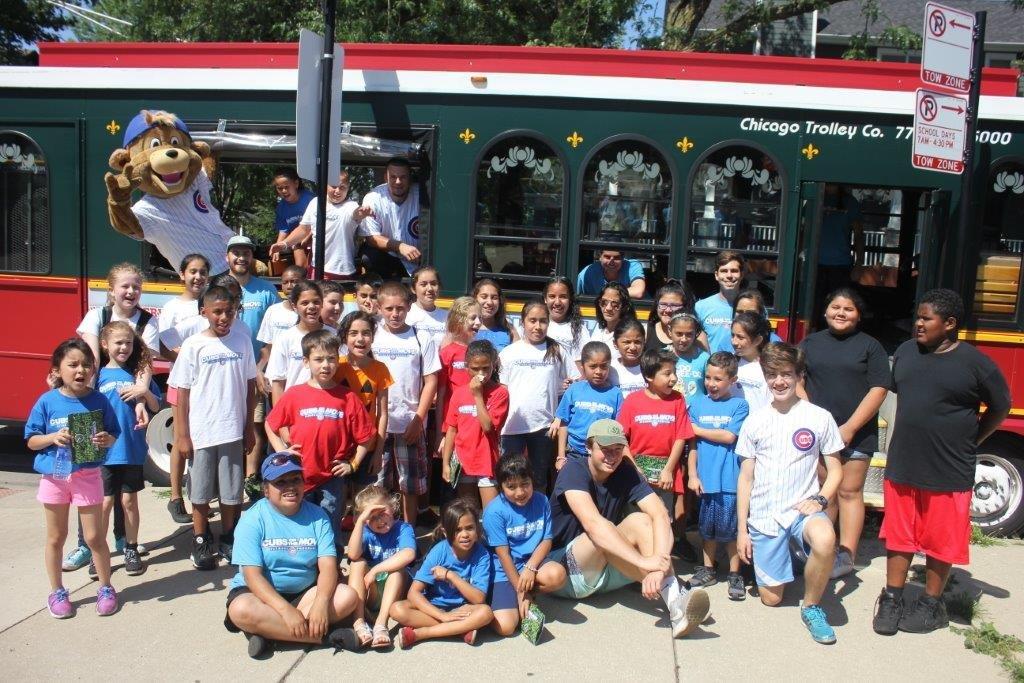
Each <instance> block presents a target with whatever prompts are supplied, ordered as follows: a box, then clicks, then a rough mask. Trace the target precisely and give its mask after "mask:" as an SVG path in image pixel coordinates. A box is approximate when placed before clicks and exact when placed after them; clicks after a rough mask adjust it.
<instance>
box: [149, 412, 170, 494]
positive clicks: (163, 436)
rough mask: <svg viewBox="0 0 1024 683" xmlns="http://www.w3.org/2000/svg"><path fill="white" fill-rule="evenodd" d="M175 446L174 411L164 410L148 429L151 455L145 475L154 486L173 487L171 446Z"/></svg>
mask: <svg viewBox="0 0 1024 683" xmlns="http://www.w3.org/2000/svg"><path fill="white" fill-rule="evenodd" d="M173 444H174V410H173V408H164V409H163V410H161V411H160V412H159V413H157V414H156V415H154V416H153V418H152V419H151V420H150V421H149V427H147V428H146V445H147V446H149V453H148V455H147V457H146V464H145V466H144V468H143V473H144V474H145V475H146V479H148V480H149V481H150V483H152V484H153V486H170V485H171V446H172V445H173Z"/></svg>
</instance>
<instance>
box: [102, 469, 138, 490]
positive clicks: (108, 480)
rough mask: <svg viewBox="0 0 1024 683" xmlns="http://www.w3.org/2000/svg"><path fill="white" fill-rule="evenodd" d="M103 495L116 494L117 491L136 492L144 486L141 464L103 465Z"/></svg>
mask: <svg viewBox="0 0 1024 683" xmlns="http://www.w3.org/2000/svg"><path fill="white" fill-rule="evenodd" d="M100 473H101V474H102V475H103V495H104V496H116V495H117V494H119V493H138V492H139V491H141V490H142V489H144V488H146V478H145V477H144V476H143V475H142V465H103V466H102V467H100Z"/></svg>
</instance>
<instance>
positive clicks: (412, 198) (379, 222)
mask: <svg viewBox="0 0 1024 683" xmlns="http://www.w3.org/2000/svg"><path fill="white" fill-rule="evenodd" d="M363 206H369V207H370V208H372V209H373V215H372V216H367V217H366V218H364V219H363V222H362V225H361V229H360V234H366V235H383V236H384V237H387V238H389V239H393V240H397V241H399V242H404V243H405V244H411V245H413V246H414V247H417V248H418V247H419V245H420V188H419V185H416V184H415V183H413V184H412V186H411V187H410V188H409V194H407V195H406V196H405V201H404V202H402V203H401V204H396V203H395V200H394V199H392V198H391V192H390V190H388V185H387V183H384V184H383V185H378V186H377V187H375V188H373V189H372V190H370V191H369V192H367V193H366V195H365V196H364V197H363ZM402 265H404V266H405V269H406V271H408V272H409V274H410V275H411V274H412V271H414V270H416V264H415V263H412V262H410V261H406V260H405V259H402Z"/></svg>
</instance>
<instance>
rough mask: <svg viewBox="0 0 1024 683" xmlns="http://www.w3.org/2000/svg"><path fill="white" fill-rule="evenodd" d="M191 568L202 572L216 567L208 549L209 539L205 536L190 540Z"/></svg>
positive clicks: (211, 552)
mask: <svg viewBox="0 0 1024 683" xmlns="http://www.w3.org/2000/svg"><path fill="white" fill-rule="evenodd" d="M192 566H193V567H195V568H196V569H201V570H203V571H208V570H210V569H213V568H214V567H216V566H217V560H216V559H215V558H214V556H213V550H212V549H211V548H210V539H209V538H207V537H206V536H205V535H200V536H195V537H194V538H193V539H192Z"/></svg>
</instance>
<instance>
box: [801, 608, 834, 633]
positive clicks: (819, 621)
mask: <svg viewBox="0 0 1024 683" xmlns="http://www.w3.org/2000/svg"><path fill="white" fill-rule="evenodd" d="M804 618H805V619H807V621H808V622H809V623H810V625H811V626H813V627H815V628H827V627H828V626H829V623H828V619H827V618H826V617H825V610H823V609H822V608H821V607H819V606H818V605H811V606H810V607H804Z"/></svg>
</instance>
